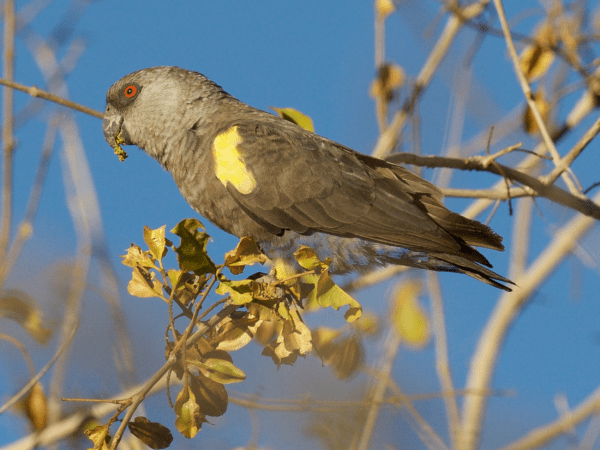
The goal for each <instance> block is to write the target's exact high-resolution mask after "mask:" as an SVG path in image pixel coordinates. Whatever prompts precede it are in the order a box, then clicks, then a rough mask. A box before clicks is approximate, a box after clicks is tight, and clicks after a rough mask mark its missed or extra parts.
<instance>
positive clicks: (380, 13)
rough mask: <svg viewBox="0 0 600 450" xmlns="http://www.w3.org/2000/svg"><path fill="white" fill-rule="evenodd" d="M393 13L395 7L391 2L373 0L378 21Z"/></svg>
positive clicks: (387, 0) (389, 0)
mask: <svg viewBox="0 0 600 450" xmlns="http://www.w3.org/2000/svg"><path fill="white" fill-rule="evenodd" d="M394 11H396V6H395V5H394V2H393V1H392V0H375V12H376V14H377V17H378V18H379V19H382V20H383V19H386V18H387V17H388V16H389V15H390V14H392V13H393V12H394Z"/></svg>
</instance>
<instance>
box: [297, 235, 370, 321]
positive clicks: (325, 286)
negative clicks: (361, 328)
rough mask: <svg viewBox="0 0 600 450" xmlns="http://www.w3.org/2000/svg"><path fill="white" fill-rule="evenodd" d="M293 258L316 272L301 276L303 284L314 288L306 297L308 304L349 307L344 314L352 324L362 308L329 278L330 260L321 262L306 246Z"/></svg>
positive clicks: (336, 307) (337, 307)
mask: <svg viewBox="0 0 600 450" xmlns="http://www.w3.org/2000/svg"><path fill="white" fill-rule="evenodd" d="M294 257H295V258H296V261H298V264H300V265H301V266H302V267H304V268H305V269H307V270H314V271H315V272H316V275H312V274H308V275H304V276H302V281H303V282H306V283H308V284H312V285H313V286H314V288H313V290H312V291H311V292H310V294H309V295H308V303H309V304H314V303H316V304H318V305H319V306H322V307H328V306H331V307H333V308H335V309H339V308H340V307H342V306H344V305H349V306H350V309H349V310H348V311H346V314H344V317H345V318H346V320H347V321H348V322H354V321H355V320H356V319H358V318H359V317H360V316H361V314H362V307H361V306H360V304H359V303H358V302H357V301H356V300H354V299H353V298H352V297H351V296H350V295H348V294H347V293H346V292H344V290H343V289H342V288H340V287H339V286H338V285H337V284H335V283H334V282H333V280H332V279H331V277H330V276H329V266H330V265H331V258H326V259H325V260H324V261H322V260H320V259H319V257H318V256H317V253H316V252H315V251H314V250H313V249H312V248H310V247H306V246H302V247H300V248H299V249H298V250H297V251H296V252H295V253H294Z"/></svg>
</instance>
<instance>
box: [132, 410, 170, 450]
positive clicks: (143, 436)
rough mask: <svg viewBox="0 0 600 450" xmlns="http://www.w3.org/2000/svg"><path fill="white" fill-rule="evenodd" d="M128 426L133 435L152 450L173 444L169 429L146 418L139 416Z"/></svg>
mask: <svg viewBox="0 0 600 450" xmlns="http://www.w3.org/2000/svg"><path fill="white" fill-rule="evenodd" d="M127 426H128V428H129V431H130V432H131V434H133V435H134V436H135V437H136V438H138V439H139V440H140V441H142V442H143V443H144V444H146V445H147V446H148V447H150V448H153V449H162V448H167V447H168V446H169V445H171V442H173V435H172V434H171V431H170V430H169V429H168V428H167V427H165V426H164V425H162V424H160V423H157V422H150V421H149V420H148V419H147V418H146V417H142V416H138V417H136V418H135V419H133V421H131V422H129V423H128V424H127Z"/></svg>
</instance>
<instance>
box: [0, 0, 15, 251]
mask: <svg viewBox="0 0 600 450" xmlns="http://www.w3.org/2000/svg"><path fill="white" fill-rule="evenodd" d="M15 26H16V20H15V3H14V1H13V0H6V1H5V2H4V78H6V80H7V81H12V79H13V77H14V62H15V61H14V60H15ZM3 91H4V97H3V101H2V117H3V118H4V121H3V122H4V123H3V126H2V147H3V148H2V217H1V218H0V261H3V260H4V257H5V256H6V252H7V249H8V241H9V240H10V225H11V221H12V207H13V204H12V196H13V192H12V187H13V186H12V184H13V156H14V147H15V141H14V136H13V113H14V112H13V108H14V100H13V91H12V89H3Z"/></svg>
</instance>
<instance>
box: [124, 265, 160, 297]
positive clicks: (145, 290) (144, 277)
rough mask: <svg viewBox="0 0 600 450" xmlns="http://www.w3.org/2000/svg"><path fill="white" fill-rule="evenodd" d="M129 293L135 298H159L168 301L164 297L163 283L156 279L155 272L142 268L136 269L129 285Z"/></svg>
mask: <svg viewBox="0 0 600 450" xmlns="http://www.w3.org/2000/svg"><path fill="white" fill-rule="evenodd" d="M127 292H129V293H130V294H131V295H133V296H135V297H142V298H149V297H158V298H161V299H163V300H164V301H167V299H166V298H165V297H164V295H163V290H162V283H161V282H160V281H158V280H157V279H155V276H154V272H150V271H148V270H146V269H144V268H143V267H141V266H138V267H134V269H133V273H132V275H131V280H129V283H128V284H127Z"/></svg>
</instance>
